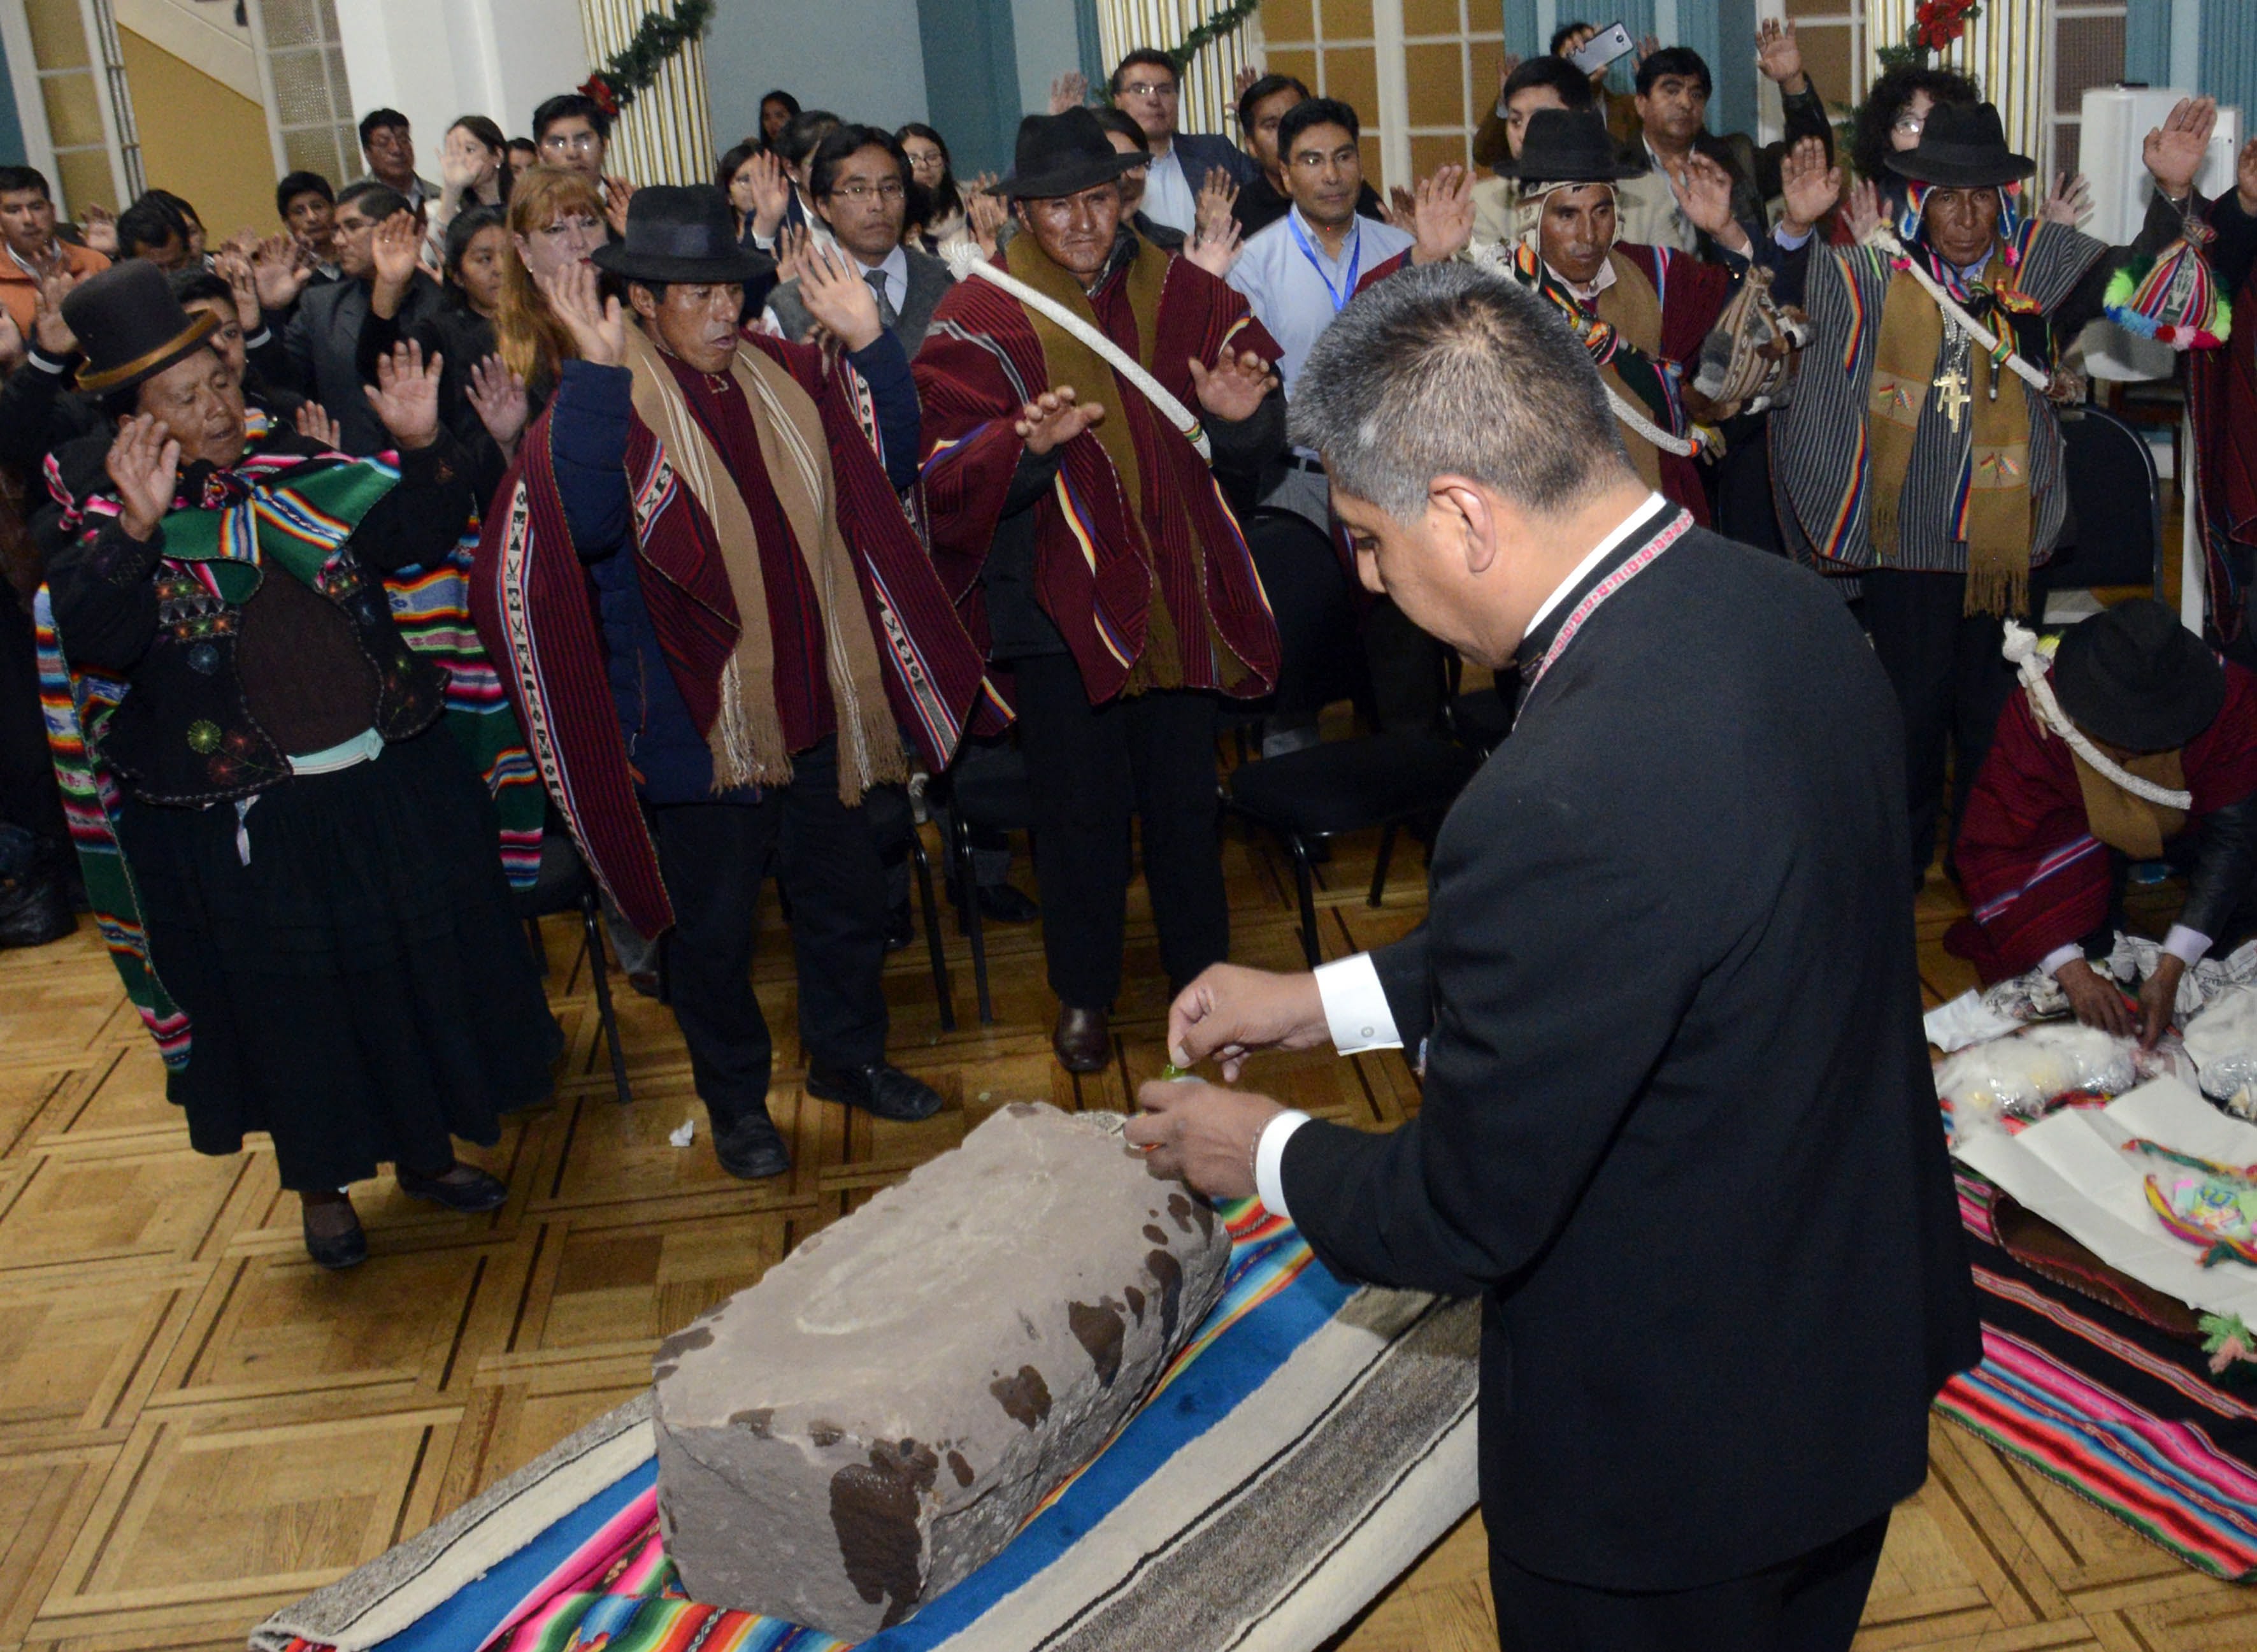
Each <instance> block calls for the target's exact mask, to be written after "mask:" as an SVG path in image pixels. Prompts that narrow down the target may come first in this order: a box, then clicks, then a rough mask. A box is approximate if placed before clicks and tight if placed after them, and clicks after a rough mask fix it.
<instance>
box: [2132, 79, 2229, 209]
mask: <svg viewBox="0 0 2257 1652" xmlns="http://www.w3.org/2000/svg"><path fill="white" fill-rule="evenodd" d="M2217 124H2218V100H2217V99H2216V98H2214V97H2182V98H2181V99H2179V101H2178V102H2177V103H2176V104H2175V105H2173V106H2172V109H2171V112H2170V113H2169V114H2168V115H2166V116H2164V117H2163V124H2161V125H2160V126H2158V127H2156V128H2155V129H2154V131H2151V132H2149V133H2148V134H2147V142H2146V143H2144V144H2142V145H2140V159H2141V160H2144V161H2146V162H2147V175H2148V176H2149V177H2151V178H2153V179H2154V181H2155V188H2158V189H2160V190H2161V191H2162V192H2163V194H2164V195H2166V196H2167V197H2169V199H2171V200H2173V201H2183V200H2185V199H2186V197H2187V195H2188V194H2189V193H2190V191H2191V190H2192V189H2193V188H2194V175H2195V174H2197V173H2198V172H2200V171H2201V170H2202V161H2203V157H2204V155H2205V154H2207V153H2208V152H2210V134H2211V130H2212V129H2213V128H2215V127H2216V126H2217Z"/></svg>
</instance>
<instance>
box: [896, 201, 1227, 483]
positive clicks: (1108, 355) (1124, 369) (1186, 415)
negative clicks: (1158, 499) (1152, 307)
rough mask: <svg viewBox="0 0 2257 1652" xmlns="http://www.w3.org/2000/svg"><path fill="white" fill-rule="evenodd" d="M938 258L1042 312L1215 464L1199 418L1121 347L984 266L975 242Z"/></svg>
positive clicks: (946, 249) (953, 246)
mask: <svg viewBox="0 0 2257 1652" xmlns="http://www.w3.org/2000/svg"><path fill="white" fill-rule="evenodd" d="M941 255H942V256H943V257H944V258H945V259H947V260H948V267H949V268H950V269H952V270H953V271H955V272H956V279H957V280H959V281H961V280H968V279H969V278H971V277H973V276H975V275H976V276H978V277H979V278H980V280H985V281H993V282H994V284H995V285H996V286H998V287H1001V288H1002V289H1003V290H1004V291H1005V292H1007V293H1008V294H1010V295H1011V296H1012V297H1013V298H1015V299H1017V300H1018V301H1019V302H1021V303H1022V304H1024V305H1025V306H1026V307H1027V308H1029V309H1033V310H1040V311H1041V312H1042V313H1043V314H1044V315H1045V316H1049V317H1050V318H1051V320H1052V321H1054V322H1056V323H1058V325H1059V326H1061V327H1063V328H1065V330H1066V331H1068V332H1070V333H1072V335H1073V336H1074V337H1076V338H1079V340H1081V342H1082V343H1083V344H1087V345H1088V346H1089V347H1090V348H1091V349H1092V350H1093V351H1096V352H1097V353H1098V354H1099V355H1100V356H1102V357H1103V358H1105V359H1106V361H1107V363H1108V364H1110V365H1111V366H1112V368H1113V370H1114V372H1118V373H1119V374H1120V375H1121V377H1122V378H1123V379H1127V380H1128V381H1129V383H1130V384H1132V385H1134V386H1136V388H1137V389H1139V390H1141V391H1143V393H1144V399H1145V400H1146V401H1150V403H1151V404H1152V405H1153V406H1154V407H1156V408H1158V409H1159V410H1160V411H1161V412H1162V413H1164V414H1165V415H1167V417H1168V421H1169V422H1170V423H1171V424H1173V425H1174V426H1175V427H1176V429H1177V431H1178V434H1179V435H1181V436H1183V438H1184V440H1185V441H1186V442H1188V443H1191V444H1192V446H1193V447H1195V448H1197V449H1198V450H1199V457H1201V458H1203V459H1205V460H1206V461H1208V462H1209V463H1210V464H1212V463H1213V459H1214V450H1213V448H1211V447H1209V446H1208V444H1207V439H1206V428H1205V427H1204V426H1203V425H1201V424H1200V423H1199V415H1197V414H1195V413H1193V412H1192V410H1191V409H1190V408H1187V407H1185V406H1184V404H1183V403H1182V402H1180V401H1177V400H1176V399H1175V397H1174V396H1172V395H1171V394H1169V393H1168V389H1167V386H1164V385H1163V384H1162V383H1161V382H1160V381H1159V380H1158V379H1155V378H1154V377H1152V375H1151V374H1150V373H1149V372H1145V371H1144V364H1143V363H1142V362H1140V361H1138V360H1137V359H1136V358H1135V357H1134V356H1131V355H1129V353H1128V352H1127V351H1124V350H1122V349H1121V346H1120V345H1118V344H1114V342H1113V341H1112V340H1111V339H1109V338H1107V337H1106V336H1105V335H1104V334H1103V333H1100V332H1099V331H1098V330H1097V329H1096V328H1094V327H1092V326H1091V325H1090V324H1089V323H1087V322H1086V321H1084V320H1082V318H1081V317H1080V316H1077V315H1075V314H1074V313H1073V312H1072V310H1070V309H1068V308H1066V307H1065V305H1063V304H1061V303H1059V302H1058V301H1057V300H1056V299H1053V298H1051V296H1050V295H1049V294H1044V293H1038V292H1037V291H1036V290H1035V289H1034V288H1033V287H1029V286H1028V285H1027V284H1026V283H1025V282H1024V281H1022V280H1019V279H1018V278H1017V277H1016V276H1015V275H1013V274H1011V273H1009V272H1008V271H1007V270H1003V269H1001V268H998V267H997V266H995V265H993V264H990V263H989V262H988V261H987V254H986V253H984V252H981V251H980V244H979V243H978V242H976V241H951V242H948V243H946V244H945V245H944V246H943V247H942V248H941Z"/></svg>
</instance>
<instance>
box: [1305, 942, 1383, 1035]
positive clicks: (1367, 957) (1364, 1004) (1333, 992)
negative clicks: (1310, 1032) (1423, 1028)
mask: <svg viewBox="0 0 2257 1652" xmlns="http://www.w3.org/2000/svg"><path fill="white" fill-rule="evenodd" d="M1317 996H1318V997H1319V998H1320V999H1321V1000H1322V1001H1323V1003H1324V1006H1325V1025H1326V1026H1327V1027H1328V1028H1329V1029H1330V1030H1331V1032H1332V1035H1333V1047H1334V1049H1336V1050H1338V1051H1339V1052H1340V1053H1341V1054H1342V1055H1361V1054H1362V1053H1363V1052H1365V1051H1366V1050H1399V1049H1401V1048H1402V1047H1403V1035H1402V1034H1401V1033H1400V1032H1397V1031H1396V1030H1395V1012H1394V1011H1393V1010H1390V1009H1389V1008H1388V1007H1387V990H1386V989H1385V988H1383V987H1382V986H1381V985H1380V984H1379V970H1378V968H1377V967H1376V966H1375V965H1374V964H1373V963H1372V961H1371V954H1369V953H1368V952H1360V953H1358V954H1355V957H1353V958H1341V959H1337V960H1335V961H1333V962H1332V963H1328V964H1320V965H1318V966H1317Z"/></svg>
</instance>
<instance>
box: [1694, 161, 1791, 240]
mask: <svg viewBox="0 0 2257 1652" xmlns="http://www.w3.org/2000/svg"><path fill="white" fill-rule="evenodd" d="M1781 170H1782V172H1784V168H1783V167H1782V169H1781ZM1669 188H1670V190H1671V192H1672V193H1673V194H1674V195H1676V197H1677V204H1678V207H1679V208H1680V209H1681V210H1682V211H1683V212H1684V214H1685V216H1686V218H1687V220H1688V221H1689V222H1690V223H1692V225H1693V227H1694V228H1695V229H1696V230H1703V231H1705V232H1706V233H1708V234H1709V235H1710V236H1713V237H1714V238H1716V239H1717V240H1718V241H1722V242H1726V243H1727V244H1728V245H1729V243H1730V231H1731V230H1734V229H1736V228H1737V225H1736V224H1735V223H1733V219H1732V174H1730V173H1729V172H1726V171H1725V170H1724V169H1723V167H1721V166H1719V165H1718V164H1717V163H1716V161H1714V160H1710V159H1709V157H1708V156H1706V155H1704V154H1702V152H1700V151H1699V150H1697V149H1696V150H1695V151H1694V152H1692V153H1690V154H1688V155H1687V156H1686V158H1685V160H1684V164H1683V165H1681V166H1679V167H1675V168H1674V169H1673V170H1672V171H1671V173H1670V174H1669ZM1743 233H1744V232H1743Z"/></svg>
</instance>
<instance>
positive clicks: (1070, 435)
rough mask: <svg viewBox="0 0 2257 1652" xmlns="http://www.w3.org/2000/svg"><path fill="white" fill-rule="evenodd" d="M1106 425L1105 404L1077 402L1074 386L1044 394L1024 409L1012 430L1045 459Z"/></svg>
mask: <svg viewBox="0 0 2257 1652" xmlns="http://www.w3.org/2000/svg"><path fill="white" fill-rule="evenodd" d="M1104 422H1105V404H1104V403H1103V402H1101V401H1076V400H1075V399H1074V394H1073V386H1072V385H1061V386H1058V388H1057V389H1055V390H1045V391H1044V392H1043V394H1040V395H1038V396H1037V397H1036V398H1035V399H1034V400H1033V401H1029V402H1028V403H1027V404H1026V406H1024V407H1022V408H1020V409H1019V416H1018V419H1017V421H1016V422H1015V423H1014V424H1013V425H1012V426H1011V428H1012V429H1014V430H1016V431H1017V432H1018V433H1019V439H1020V440H1021V441H1022V442H1024V443H1026V444H1027V451H1028V452H1029V453H1032V454H1036V455H1041V454H1044V453H1048V452H1049V451H1050V450H1051V449H1052V448H1058V447H1063V446H1065V444H1066V443H1069V442H1071V441H1072V440H1073V439H1074V437H1076V436H1079V435H1080V434H1081V433H1082V432H1083V431H1084V430H1089V429H1095V428H1096V427H1097V426H1098V425H1100V424H1102V423H1104Z"/></svg>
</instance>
